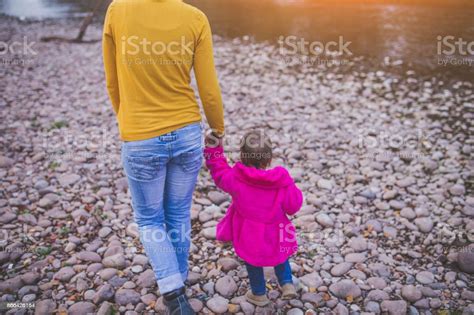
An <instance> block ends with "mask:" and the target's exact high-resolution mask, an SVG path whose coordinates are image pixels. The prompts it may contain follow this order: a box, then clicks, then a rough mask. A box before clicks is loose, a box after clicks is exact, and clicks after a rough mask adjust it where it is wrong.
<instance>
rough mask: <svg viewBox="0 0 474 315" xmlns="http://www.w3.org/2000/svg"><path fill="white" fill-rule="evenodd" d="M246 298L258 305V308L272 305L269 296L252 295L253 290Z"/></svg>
mask: <svg viewBox="0 0 474 315" xmlns="http://www.w3.org/2000/svg"><path fill="white" fill-rule="evenodd" d="M245 298H246V299H247V301H248V302H250V303H252V304H254V305H257V306H265V305H267V304H268V303H270V300H269V299H268V298H267V295H266V294H264V295H255V294H253V293H252V291H251V290H249V291H248V292H247V293H246V294H245Z"/></svg>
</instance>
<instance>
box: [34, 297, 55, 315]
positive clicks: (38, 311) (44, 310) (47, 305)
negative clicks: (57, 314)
mask: <svg viewBox="0 0 474 315" xmlns="http://www.w3.org/2000/svg"><path fill="white" fill-rule="evenodd" d="M55 309H56V303H55V302H54V301H53V300H41V301H38V302H36V305H35V315H51V314H53V312H54V310H55Z"/></svg>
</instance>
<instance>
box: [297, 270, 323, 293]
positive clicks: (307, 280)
mask: <svg viewBox="0 0 474 315" xmlns="http://www.w3.org/2000/svg"><path fill="white" fill-rule="evenodd" d="M299 279H300V281H301V282H302V283H303V284H304V285H305V286H307V287H310V288H315V289H317V288H319V287H320V286H321V285H322V284H323V279H321V277H320V276H319V275H318V273H317V272H312V273H309V274H306V275H304V276H302V277H300V278H299Z"/></svg>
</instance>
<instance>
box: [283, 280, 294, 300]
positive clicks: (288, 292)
mask: <svg viewBox="0 0 474 315" xmlns="http://www.w3.org/2000/svg"><path fill="white" fill-rule="evenodd" d="M281 292H282V294H281V298H282V299H283V300H291V299H294V298H295V297H296V288H295V286H294V285H293V283H287V284H284V285H283V286H282V287H281Z"/></svg>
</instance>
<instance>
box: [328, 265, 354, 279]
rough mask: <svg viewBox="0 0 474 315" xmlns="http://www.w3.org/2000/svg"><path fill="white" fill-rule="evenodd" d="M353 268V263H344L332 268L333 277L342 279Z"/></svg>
mask: <svg viewBox="0 0 474 315" xmlns="http://www.w3.org/2000/svg"><path fill="white" fill-rule="evenodd" d="M351 267H352V263H349V262H342V263H340V264H337V265H335V266H334V267H332V268H331V275H333V276H334V277H340V276H342V275H343V274H345V273H346V272H348V271H349V270H350V269H351Z"/></svg>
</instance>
